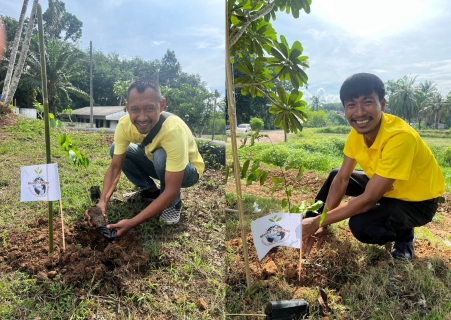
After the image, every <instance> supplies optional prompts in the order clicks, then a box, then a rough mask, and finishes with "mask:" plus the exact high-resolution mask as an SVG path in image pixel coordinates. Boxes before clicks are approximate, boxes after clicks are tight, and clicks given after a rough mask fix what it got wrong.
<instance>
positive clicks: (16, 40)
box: [0, 0, 28, 111]
mask: <svg viewBox="0 0 451 320" xmlns="http://www.w3.org/2000/svg"><path fill="white" fill-rule="evenodd" d="M27 7H28V0H24V2H23V5H22V11H21V12H20V18H19V23H18V25H17V30H16V35H15V36H14V42H13V46H12V49H11V55H10V58H9V64H8V70H7V72H6V77H5V80H4V82H3V89H2V99H1V102H2V103H4V102H5V99H6V94H7V93H8V91H9V87H10V84H11V76H12V74H13V70H14V63H15V62H16V55H17V50H18V49H19V42H20V38H21V35H22V28H23V22H24V20H25V13H26V12H27ZM5 105H6V108H2V105H0V111H4V110H3V109H5V110H6V109H8V108H7V106H8V103H5Z"/></svg>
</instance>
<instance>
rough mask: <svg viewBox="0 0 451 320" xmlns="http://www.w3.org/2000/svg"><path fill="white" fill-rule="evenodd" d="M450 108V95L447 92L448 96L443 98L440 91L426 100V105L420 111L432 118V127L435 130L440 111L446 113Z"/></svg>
mask: <svg viewBox="0 0 451 320" xmlns="http://www.w3.org/2000/svg"><path fill="white" fill-rule="evenodd" d="M450 108H451V95H450V94H448V97H447V98H444V96H442V94H441V93H439V92H435V93H434V94H433V95H432V97H431V98H430V99H429V100H428V104H427V107H426V108H424V109H423V110H422V113H423V114H424V115H426V116H429V117H433V118H434V127H435V129H436V130H437V129H438V123H439V120H440V116H441V113H448V112H449V109H450Z"/></svg>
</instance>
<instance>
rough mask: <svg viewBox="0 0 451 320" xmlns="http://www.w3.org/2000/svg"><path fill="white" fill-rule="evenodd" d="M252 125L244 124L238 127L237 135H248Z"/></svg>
mask: <svg viewBox="0 0 451 320" xmlns="http://www.w3.org/2000/svg"><path fill="white" fill-rule="evenodd" d="M251 130H252V129H251V125H250V124H249V123H242V124H240V125H239V126H238V127H236V133H237V134H240V133H241V134H247V133H249V132H250V131H251Z"/></svg>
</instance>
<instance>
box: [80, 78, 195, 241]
mask: <svg viewBox="0 0 451 320" xmlns="http://www.w3.org/2000/svg"><path fill="white" fill-rule="evenodd" d="M165 105H166V100H165V99H163V98H162V97H161V93H160V88H159V85H158V84H157V83H156V82H154V81H153V80H152V79H148V78H141V79H138V80H136V81H134V82H133V83H132V84H131V85H130V87H129V88H128V97H127V103H126V104H125V106H126V109H127V111H128V114H127V115H125V116H124V117H122V118H121V119H120V120H119V123H118V125H117V127H116V131H115V134H114V143H113V144H112V146H111V148H110V153H111V157H112V160H111V164H110V166H109V168H108V170H107V172H106V174H105V178H104V182H103V192H102V195H101V197H100V200H99V202H98V204H97V206H98V207H100V209H101V210H102V213H103V214H104V215H106V211H107V204H108V201H109V199H110V197H111V195H112V194H113V191H114V189H115V188H116V185H117V183H118V181H119V178H120V176H121V171H123V172H124V174H125V176H126V177H127V178H128V179H129V180H130V181H131V182H132V183H133V184H135V185H136V186H137V187H139V188H140V189H141V191H140V192H138V193H137V194H136V196H137V197H139V198H142V199H147V200H151V201H152V202H151V203H150V204H149V205H148V206H147V207H146V208H145V209H144V210H143V211H141V212H140V213H139V214H137V215H136V216H134V217H133V218H131V219H125V220H121V221H119V222H118V223H115V224H110V225H108V226H107V228H108V229H117V236H121V235H122V234H124V233H126V232H127V231H128V230H130V229H131V228H133V227H135V226H137V225H139V224H141V223H143V222H144V221H146V220H148V219H150V218H152V217H154V216H156V215H158V214H159V213H161V215H160V220H162V221H164V222H165V223H166V224H174V223H177V222H178V221H179V219H180V212H181V209H182V202H181V200H180V190H181V188H186V187H190V186H192V185H194V184H195V183H197V181H198V180H199V177H200V176H201V175H202V173H203V170H204V162H203V160H202V157H201V155H200V154H199V151H198V149H197V144H196V142H195V140H194V137H193V134H192V133H191V131H190V129H189V128H188V126H187V125H186V124H185V122H183V120H181V119H180V118H179V117H177V116H176V115H171V114H168V113H166V112H165V113H163V111H164V108H165ZM160 119H161V120H163V119H165V120H164V122H162V123H161V122H159V121H160ZM160 126H161V127H160ZM148 135H149V136H150V135H152V136H153V139H149V138H150V137H147V136H148ZM154 179H155V180H159V182H160V189H158V188H157V187H156V185H155V182H154ZM85 215H86V216H87V218H88V220H89V215H88V214H87V212H86V213H85Z"/></svg>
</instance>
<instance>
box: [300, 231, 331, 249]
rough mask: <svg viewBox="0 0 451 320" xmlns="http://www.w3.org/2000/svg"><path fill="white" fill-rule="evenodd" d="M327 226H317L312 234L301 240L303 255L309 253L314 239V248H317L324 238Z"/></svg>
mask: <svg viewBox="0 0 451 320" xmlns="http://www.w3.org/2000/svg"><path fill="white" fill-rule="evenodd" d="M326 235H327V227H321V228H319V229H318V230H317V231H316V232H315V233H314V234H313V235H311V236H310V237H308V238H307V239H305V240H304V241H303V242H302V248H303V250H302V251H303V252H304V254H305V255H309V254H310V251H311V250H312V248H313V245H314V244H315V241H316V249H317V250H319V249H320V248H321V245H322V244H323V241H324V239H326Z"/></svg>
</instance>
